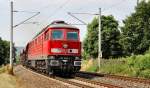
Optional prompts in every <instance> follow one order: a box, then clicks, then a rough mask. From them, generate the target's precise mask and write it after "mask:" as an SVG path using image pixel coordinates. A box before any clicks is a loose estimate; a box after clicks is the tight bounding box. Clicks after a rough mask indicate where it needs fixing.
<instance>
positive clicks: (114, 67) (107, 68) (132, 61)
mask: <svg viewBox="0 0 150 88" xmlns="http://www.w3.org/2000/svg"><path fill="white" fill-rule="evenodd" d="M81 70H83V71H89V72H101V73H108V74H116V75H123V76H131V77H143V78H149V79H150V54H148V53H147V54H145V55H137V56H131V57H127V58H118V59H108V60H104V59H103V60H101V67H100V70H98V65H97V60H96V59H90V60H85V61H83V65H82V69H81Z"/></svg>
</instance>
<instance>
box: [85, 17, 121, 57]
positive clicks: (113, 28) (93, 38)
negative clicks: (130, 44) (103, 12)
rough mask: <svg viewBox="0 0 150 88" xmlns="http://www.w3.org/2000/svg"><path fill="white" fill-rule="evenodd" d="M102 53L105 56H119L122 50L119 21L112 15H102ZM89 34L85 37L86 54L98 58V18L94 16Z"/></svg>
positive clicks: (89, 26) (89, 27)
mask: <svg viewBox="0 0 150 88" xmlns="http://www.w3.org/2000/svg"><path fill="white" fill-rule="evenodd" d="M101 19H102V22H101V23H102V34H101V35H102V54H103V57H104V58H109V57H110V56H117V55H118V53H114V51H120V49H121V45H120V44H119V37H120V32H119V30H118V22H117V21H116V20H115V18H114V17H113V16H112V15H110V16H102V17H101ZM87 30H88V31H87V35H86V38H85V39H84V42H83V46H84V52H85V53H86V55H88V56H90V57H93V58H96V57H98V19H97V18H94V19H93V21H92V22H91V23H90V24H88V26H87Z"/></svg>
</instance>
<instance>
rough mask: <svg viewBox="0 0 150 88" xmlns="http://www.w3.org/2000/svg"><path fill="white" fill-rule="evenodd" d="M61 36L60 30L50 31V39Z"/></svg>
mask: <svg viewBox="0 0 150 88" xmlns="http://www.w3.org/2000/svg"><path fill="white" fill-rule="evenodd" d="M62 37H63V32H62V31H61V30H54V31H52V39H54V40H55V39H56V40H57V39H62Z"/></svg>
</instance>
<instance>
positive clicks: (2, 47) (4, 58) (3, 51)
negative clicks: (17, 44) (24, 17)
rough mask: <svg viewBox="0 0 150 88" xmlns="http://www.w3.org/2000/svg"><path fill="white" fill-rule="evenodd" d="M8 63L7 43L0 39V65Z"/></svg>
mask: <svg viewBox="0 0 150 88" xmlns="http://www.w3.org/2000/svg"><path fill="white" fill-rule="evenodd" d="M8 62H9V42H8V41H5V40H2V39H1V38H0V65H2V64H6V63H8Z"/></svg>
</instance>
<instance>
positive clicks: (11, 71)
mask: <svg viewBox="0 0 150 88" xmlns="http://www.w3.org/2000/svg"><path fill="white" fill-rule="evenodd" d="M10 5H11V6H10V7H11V8H10V9H11V20H10V69H9V73H10V74H13V1H11V2H10Z"/></svg>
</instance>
